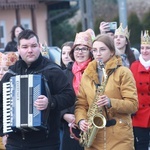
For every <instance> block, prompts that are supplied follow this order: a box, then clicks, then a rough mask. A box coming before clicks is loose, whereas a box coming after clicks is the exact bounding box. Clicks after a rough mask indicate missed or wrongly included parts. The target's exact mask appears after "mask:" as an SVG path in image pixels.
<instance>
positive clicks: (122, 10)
mask: <svg viewBox="0 0 150 150" xmlns="http://www.w3.org/2000/svg"><path fill="white" fill-rule="evenodd" d="M118 8H119V22H120V23H122V25H123V27H124V28H125V27H126V26H127V4H126V0H118Z"/></svg>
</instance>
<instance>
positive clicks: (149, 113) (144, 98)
mask: <svg viewBox="0 0 150 150" xmlns="http://www.w3.org/2000/svg"><path fill="white" fill-rule="evenodd" d="M130 69H131V71H132V73H133V75H134V78H135V80H136V86H137V93H138V100H139V108H138V111H137V112H136V114H135V115H134V116H133V118H132V120H133V126H134V127H144V128H147V127H150V68H149V69H148V70H146V69H145V67H144V66H143V65H142V64H141V63H140V61H136V62H134V63H132V65H131V68H130Z"/></svg>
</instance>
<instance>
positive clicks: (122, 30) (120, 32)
mask: <svg viewBox="0 0 150 150" xmlns="http://www.w3.org/2000/svg"><path fill="white" fill-rule="evenodd" d="M115 35H124V36H125V37H126V38H127V39H128V40H129V36H130V33H129V31H128V27H126V28H123V27H122V23H121V24H120V26H119V28H118V29H116V30H115Z"/></svg>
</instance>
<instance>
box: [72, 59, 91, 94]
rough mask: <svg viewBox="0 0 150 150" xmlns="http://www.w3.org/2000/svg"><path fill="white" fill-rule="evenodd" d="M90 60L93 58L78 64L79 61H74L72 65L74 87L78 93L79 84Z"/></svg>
mask: <svg viewBox="0 0 150 150" xmlns="http://www.w3.org/2000/svg"><path fill="white" fill-rule="evenodd" d="M90 61H91V58H90V59H88V60H86V61H84V62H82V63H80V64H77V62H74V64H73V66H72V73H73V74H74V78H73V88H74V91H75V93H76V94H77V93H78V91H79V84H80V82H81V77H82V74H83V72H84V70H85V69H86V67H87V66H88V64H89V62H90Z"/></svg>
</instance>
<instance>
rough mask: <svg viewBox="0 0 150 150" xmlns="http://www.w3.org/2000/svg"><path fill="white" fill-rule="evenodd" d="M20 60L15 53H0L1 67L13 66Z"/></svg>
mask: <svg viewBox="0 0 150 150" xmlns="http://www.w3.org/2000/svg"><path fill="white" fill-rule="evenodd" d="M17 60H18V55H17V54H16V53H15V52H7V53H1V52H0V65H1V66H11V65H13V64H14V63H15V62H16V61H17Z"/></svg>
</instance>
